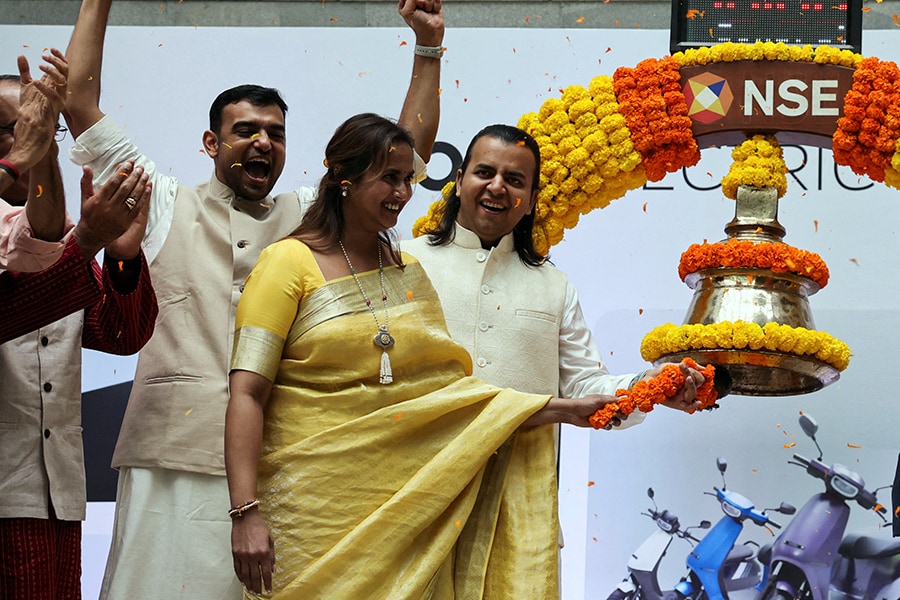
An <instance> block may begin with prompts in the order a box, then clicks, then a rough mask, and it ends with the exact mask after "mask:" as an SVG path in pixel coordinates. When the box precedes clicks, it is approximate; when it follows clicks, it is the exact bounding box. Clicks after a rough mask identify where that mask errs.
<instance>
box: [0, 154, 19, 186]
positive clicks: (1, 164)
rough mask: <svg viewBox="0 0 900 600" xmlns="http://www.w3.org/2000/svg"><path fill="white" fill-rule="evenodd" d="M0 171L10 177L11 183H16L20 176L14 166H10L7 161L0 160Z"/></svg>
mask: <svg viewBox="0 0 900 600" xmlns="http://www.w3.org/2000/svg"><path fill="white" fill-rule="evenodd" d="M0 170H3V171H6V173H7V174H8V175H9V176H10V177H12V180H13V181H18V180H19V177H21V176H22V174H21V173H20V172H19V169H17V168H16V165H14V164H12V163H11V162H9V161H8V160H3V159H0Z"/></svg>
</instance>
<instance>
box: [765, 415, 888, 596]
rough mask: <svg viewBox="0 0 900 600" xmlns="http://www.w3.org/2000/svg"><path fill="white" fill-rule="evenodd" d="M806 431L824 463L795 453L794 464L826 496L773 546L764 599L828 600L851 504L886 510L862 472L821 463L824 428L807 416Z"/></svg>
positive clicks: (805, 509) (812, 500)
mask: <svg viewBox="0 0 900 600" xmlns="http://www.w3.org/2000/svg"><path fill="white" fill-rule="evenodd" d="M800 427H801V428H802V429H803V432H804V433H805V434H806V435H807V436H809V437H810V438H812V440H813V442H815V444H816V448H817V449H818V450H819V458H817V459H815V460H810V459H808V458H804V457H803V456H800V455H799V454H795V455H794V457H793V460H789V461H788V463H790V464H792V465H797V466H799V467H803V468H804V469H805V470H806V473H807V474H808V475H810V476H812V477H815V478H816V479H821V480H822V481H824V482H825V491H824V492H822V493H819V494H816V495H814V496H813V497H812V498H810V499H809V500H808V501H807V503H806V504H805V505H803V507H802V508H801V509H800V510H799V511H798V512H797V515H796V516H795V517H794V518H793V519H792V520H791V522H790V523H789V524H788V525H787V526H786V527H785V528H784V530H783V531H782V532H781V535H779V536H778V538H777V539H776V540H775V542H774V544H773V545H772V547H771V557H766V558H768V561H767V562H768V564H769V566H770V570H769V573H768V578H767V579H766V583H765V585H764V587H763V589H762V594H761V596H760V600H827V599H828V596H829V588H830V587H831V578H832V572H833V567H834V563H835V561H836V560H837V558H838V548H839V547H840V545H841V540H842V539H843V537H844V530H845V529H846V527H847V521H848V519H849V518H850V505H849V503H850V502H851V501H855V502H856V503H857V504H859V505H860V506H861V507H863V508H865V509H872V508H875V507H876V506H880V505H878V501H877V499H876V496H875V492H871V491H869V490H867V489H866V484H865V481H863V478H862V477H861V476H860V475H859V474H858V473H855V472H853V471H851V470H850V469H849V468H847V467H845V466H844V465H840V464H837V463H835V464H833V465H831V466H828V465H826V464H824V463H822V462H821V459H822V449H821V448H819V443H818V442H816V437H815V434H816V432H817V431H818V425H817V424H816V422H815V420H814V419H813V418H812V417H810V416H809V415H805V414H804V415H801V416H800ZM880 510H881V511H884V509H883V508H881V509H880ZM876 511H878V509H876ZM879 514H880V512H879ZM882 519H884V516H883V515H882ZM761 554H766V553H761ZM895 600H896V599H895Z"/></svg>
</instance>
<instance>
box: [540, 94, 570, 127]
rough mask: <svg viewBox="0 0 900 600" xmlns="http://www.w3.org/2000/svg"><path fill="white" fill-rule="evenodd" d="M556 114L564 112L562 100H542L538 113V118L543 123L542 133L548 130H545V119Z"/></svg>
mask: <svg viewBox="0 0 900 600" xmlns="http://www.w3.org/2000/svg"><path fill="white" fill-rule="evenodd" d="M558 112H561V113H565V112H566V106H565V104H563V102H562V100H560V99H559V98H548V99H547V100H544V103H543V104H541V108H540V111H539V113H538V116H539V117H540V119H541V122H543V123H545V125H544V127H545V129H544V131H548V130H549V128H547V126H546V121H547V119H549V118H550V115H552V114H554V113H558Z"/></svg>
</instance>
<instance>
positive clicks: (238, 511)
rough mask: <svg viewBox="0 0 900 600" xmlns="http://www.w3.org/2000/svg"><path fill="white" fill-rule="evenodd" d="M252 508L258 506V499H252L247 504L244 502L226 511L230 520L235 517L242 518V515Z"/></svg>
mask: <svg viewBox="0 0 900 600" xmlns="http://www.w3.org/2000/svg"><path fill="white" fill-rule="evenodd" d="M254 506H259V498H254V499H253V500H250V501H249V502H244V503H243V504H240V505H238V506H234V507H232V508H231V509H229V510H228V516H229V517H231V518H232V519H234V518H237V517H243V516H244V513H245V512H247V511H248V510H250V509H251V508H253V507H254Z"/></svg>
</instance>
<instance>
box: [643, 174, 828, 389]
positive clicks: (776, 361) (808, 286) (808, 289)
mask: <svg viewBox="0 0 900 600" xmlns="http://www.w3.org/2000/svg"><path fill="white" fill-rule="evenodd" d="M725 233H726V234H727V235H728V238H729V239H738V240H748V241H752V242H755V243H761V242H771V243H783V242H782V238H783V237H784V235H785V229H784V227H783V226H782V225H781V224H780V223H779V222H778V192H777V190H776V189H775V188H773V187H766V188H756V187H751V186H747V185H741V186H738V191H737V198H736V202H735V215H734V219H732V220H731V222H729V223H728V224H727V225H726V226H725ZM685 283H686V284H687V285H688V287H690V288H691V289H693V290H694V296H693V299H692V300H691V303H690V305H689V306H688V309H687V315H686V316H685V319H684V323H685V324H693V323H698V324H703V325H710V324H714V323H721V322H724V321H730V322H738V321H744V322H747V323H756V324H758V325H760V326H764V325H766V324H767V323H772V322H775V323H780V324H784V325H789V326H791V327H802V328H805V329H809V330H815V328H816V327H815V323H814V322H813V316H812V311H811V310H810V307H809V296H811V295H812V294H815V293H816V292H817V291H818V290H819V286H818V285H817V284H816V283H815V282H814V281H813V280H812V279H809V278H806V277H802V276H799V275H796V274H792V273H777V272H774V271H771V270H769V269H761V268H755V267H741V268H728V267H718V268H707V269H702V270H700V271H697V272H695V273H691V274H689V275H687V276H686V277H685ZM686 357H690V358H693V359H694V360H696V361H697V362H698V363H699V364H713V365H716V366H717V367H725V369H726V370H727V371H728V372H729V373H730V374H731V377H732V380H733V381H732V387H731V393H732V394H738V395H745V396H792V395H796V394H805V393H809V392H814V391H816V390H819V389H821V388H823V387H824V386H826V385H828V384H830V383H832V382H834V381H836V380H837V379H838V377H839V376H840V374H839V372H838V370H837V369H836V368H835V367H833V366H832V365H830V364H827V363H824V362H822V361H820V360H817V359H816V358H815V357H814V356H809V355H797V354H791V353H785V352H776V351H770V350H765V349H760V350H751V349H749V348H744V349H735V348H718V349H700V350H688V351H684V352H676V353H673V354H668V355H665V356H662V357H660V358H658V359H657V360H656V361H654V364H660V363H663V362H680V361H681V360H683V359H684V358H686Z"/></svg>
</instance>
